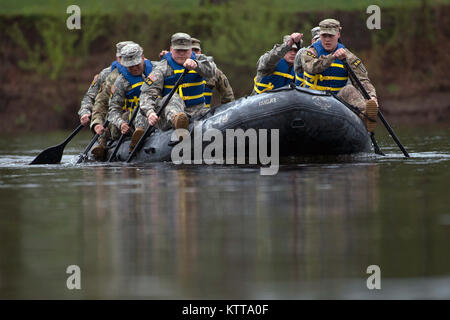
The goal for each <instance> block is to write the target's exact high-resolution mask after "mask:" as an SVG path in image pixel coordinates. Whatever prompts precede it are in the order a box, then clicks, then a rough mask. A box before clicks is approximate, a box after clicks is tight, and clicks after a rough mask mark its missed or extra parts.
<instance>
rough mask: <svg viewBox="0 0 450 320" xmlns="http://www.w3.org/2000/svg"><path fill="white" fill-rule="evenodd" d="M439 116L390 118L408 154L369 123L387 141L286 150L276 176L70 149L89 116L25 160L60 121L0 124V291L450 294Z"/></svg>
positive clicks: (444, 128) (30, 294)
mask: <svg viewBox="0 0 450 320" xmlns="http://www.w3.org/2000/svg"><path fill="white" fill-rule="evenodd" d="M449 128H450V126H449V125H434V126H408V127H394V129H395V131H396V133H397V135H398V136H399V137H400V139H401V141H402V142H403V144H404V145H405V146H406V148H407V150H408V151H409V152H410V154H411V156H412V158H410V159H404V158H403V156H402V154H401V152H400V151H399V149H398V148H397V146H396V145H395V144H394V142H393V141H392V140H391V138H390V137H389V136H388V135H386V134H385V133H384V132H383V130H382V129H378V131H380V133H377V136H378V142H379V144H380V146H381V148H382V149H383V151H385V152H386V153H387V154H388V156H386V157H380V156H373V155H367V154H366V155H358V156H355V157H343V158H327V159H302V158H298V159H289V161H287V162H286V163H285V164H283V165H281V166H280V170H279V172H278V174H277V175H275V176H261V175H260V170H259V168H257V167H242V166H207V165H202V166H199V165H178V166H177V165H174V164H171V163H157V164H148V165H139V166H136V165H134V166H126V165H120V164H115V165H111V166H105V165H99V164H84V165H75V164H74V161H75V159H76V155H77V154H79V152H81V151H82V150H83V149H84V147H85V146H86V145H87V143H88V142H89V139H90V135H89V133H88V132H87V130H86V131H85V132H81V133H80V134H79V135H78V136H77V137H75V138H74V140H73V141H72V142H71V143H70V144H69V145H68V146H67V147H66V150H65V153H64V157H63V159H62V163H61V164H58V165H41V166H29V165H27V163H29V162H30V161H31V160H32V159H33V158H34V157H35V156H36V155H37V154H38V153H39V152H40V151H41V150H43V149H44V148H46V147H48V146H51V145H55V144H58V143H60V142H61V141H63V140H64V138H65V137H66V136H67V135H68V133H69V132H55V133H50V134H41V135H39V134H33V135H31V134H29V135H24V136H5V135H3V136H2V137H1V138H0V199H1V207H0V208H1V219H0V257H1V260H0V298H3V299H4V298H8V299H29V298H30V299H48V298H62V299H72V298H73V299H101V298H105V299H112V298H120V299H122V298H124V299H131V298H134V299H185V298H187V299H304V298H306V299H310V298H313V299H315V298H322V299H330V298H331V299H335V298H336V299H351V298H357V299H378V298H387V299H399V298H400V299H409V298H446V299H448V298H450V196H449V185H450V183H449V181H450V170H449V167H450V130H449ZM71 265H76V266H79V268H80V271H81V276H80V279H81V280H80V285H81V290H76V289H74V290H69V289H68V287H67V280H68V278H69V277H71V276H72V274H71V273H66V271H67V268H68V266H71ZM371 265H376V266H378V267H379V268H380V269H379V272H377V271H375V273H374V274H372V273H370V274H368V273H367V268H368V267H369V266H371ZM377 275H380V277H379V280H380V281H379V282H377V279H375V276H377ZM369 277H371V278H370V279H369V284H374V283H379V284H380V285H381V289H379V290H378V289H373V290H369V289H368V287H367V282H368V278H369ZM374 279H375V280H374ZM72 280H73V276H72V277H71V278H70V279H69V283H74V282H73V281H72Z"/></svg>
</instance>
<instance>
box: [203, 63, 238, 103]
mask: <svg viewBox="0 0 450 320" xmlns="http://www.w3.org/2000/svg"><path fill="white" fill-rule="evenodd" d="M206 86H207V87H208V88H210V89H211V90H214V89H216V90H217V92H218V94H219V97H220V104H224V103H228V102H231V101H234V93H233V88H231V85H230V82H229V81H228V78H227V77H226V76H225V74H224V73H223V72H222V70H220V69H218V68H216V75H215V76H214V77H213V78H211V79H209V80H208V81H207V82H206Z"/></svg>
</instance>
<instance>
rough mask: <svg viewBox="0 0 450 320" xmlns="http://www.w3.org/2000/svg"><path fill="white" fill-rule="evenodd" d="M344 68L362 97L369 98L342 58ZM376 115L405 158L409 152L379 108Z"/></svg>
mask: <svg viewBox="0 0 450 320" xmlns="http://www.w3.org/2000/svg"><path fill="white" fill-rule="evenodd" d="M343 63H344V66H345V68H346V69H347V70H348V72H349V73H350V76H351V77H352V78H353V79H354V80H355V82H356V83H357V84H358V87H359V88H360V89H361V92H362V93H363V95H364V97H365V98H366V99H367V100H370V95H369V93H367V91H366V89H365V88H364V87H363V85H362V83H361V81H360V80H359V79H358V77H357V76H356V74H355V73H354V72H353V70H352V69H351V68H350V66H349V65H348V63H347V61H346V60H344V61H343ZM378 117H379V118H380V120H381V122H383V124H384V126H385V127H386V129H387V131H388V132H389V134H390V135H391V137H392V139H394V141H395V143H396V144H397V146H398V147H399V148H400V150H401V151H402V152H403V154H404V155H405V157H406V158H409V154H408V152H407V151H406V150H405V148H404V147H403V145H402V143H401V142H400V140H399V139H398V138H397V136H396V135H395V133H394V130H392V128H391V126H390V125H389V124H388V123H387V121H386V120H385V119H384V117H383V114H382V113H381V111H380V109H379V108H378ZM372 135H373V132H371V138H372ZM374 140H375V137H373V139H372V142H373V141H374Z"/></svg>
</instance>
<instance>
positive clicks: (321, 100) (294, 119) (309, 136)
mask: <svg viewBox="0 0 450 320" xmlns="http://www.w3.org/2000/svg"><path fill="white" fill-rule="evenodd" d="M194 120H195V121H194ZM209 129H216V130H219V131H220V132H222V133H224V135H225V132H226V130H227V129H235V130H236V129H242V130H243V131H246V130H248V129H255V130H261V129H266V130H267V131H268V132H270V131H271V130H273V129H278V138H279V142H278V143H279V155H280V156H281V157H286V156H298V155H343V154H354V153H359V152H370V151H371V144H370V136H369V134H368V133H367V130H366V128H365V126H364V124H363V122H362V121H361V119H360V118H359V117H358V116H357V115H356V114H355V113H354V112H353V111H351V109H350V107H349V106H348V105H346V104H345V103H344V101H341V100H340V99H338V98H337V97H336V96H334V95H332V94H330V93H327V92H322V91H315V90H310V89H306V88H299V87H290V86H286V87H283V88H279V89H275V90H272V91H270V92H267V93H263V94H259V95H254V96H247V97H243V98H240V99H238V100H235V101H233V102H230V103H227V104H223V105H220V106H217V107H215V108H212V109H211V110H209V111H208V112H207V113H206V114H204V115H203V116H202V117H200V118H199V119H191V123H190V125H189V132H190V133H191V134H192V133H193V132H197V133H198V132H202V133H205V132H206V131H207V130H209ZM172 133H174V131H173V130H168V131H161V130H158V129H156V130H154V132H153V133H152V134H151V135H150V136H149V137H147V139H146V141H145V143H144V146H143V147H142V148H141V149H140V150H139V152H137V153H136V156H135V157H134V158H133V160H132V162H158V161H171V153H172V148H174V147H175V146H176V145H177V143H176V142H175V143H174V142H173V141H172V139H173V137H172ZM175 136H176V135H174V137H175ZM191 139H195V138H194V137H191ZM267 140H268V141H269V144H270V134H269V137H268V138H267ZM225 141H226V139H225V138H224V139H223V143H224V147H223V150H225V148H226V146H225ZM129 144H130V140H129V139H127V140H126V141H124V142H123V144H122V145H121V146H120V148H119V150H118V152H117V156H116V160H118V161H125V160H126V159H127V158H128V155H129ZM207 145H208V142H205V141H203V144H202V148H205V147H206V146H207ZM113 148H114V144H112V145H111V146H110V148H109V149H108V155H107V157H109V155H110V153H111V152H112V150H113ZM193 148H194V143H192V149H193ZM248 148H249V145H248V141H247V143H246V150H247V151H248ZM269 148H270V147H269ZM269 150H270V149H269ZM192 155H194V152H192Z"/></svg>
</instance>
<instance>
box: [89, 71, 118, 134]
mask: <svg viewBox="0 0 450 320" xmlns="http://www.w3.org/2000/svg"><path fill="white" fill-rule="evenodd" d="M118 75H119V72H118V71H117V69H115V70H114V71H113V72H111V73H110V74H109V75H108V76H107V77H106V79H105V81H104V82H103V84H102V85H101V88H100V91H99V93H98V94H97V96H96V97H95V103H94V107H93V109H92V120H91V129H94V127H95V125H97V124H103V123H104V122H105V120H106V114H107V113H108V109H109V98H110V97H111V87H112V86H113V84H114V82H115V81H116V79H117V77H118Z"/></svg>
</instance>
